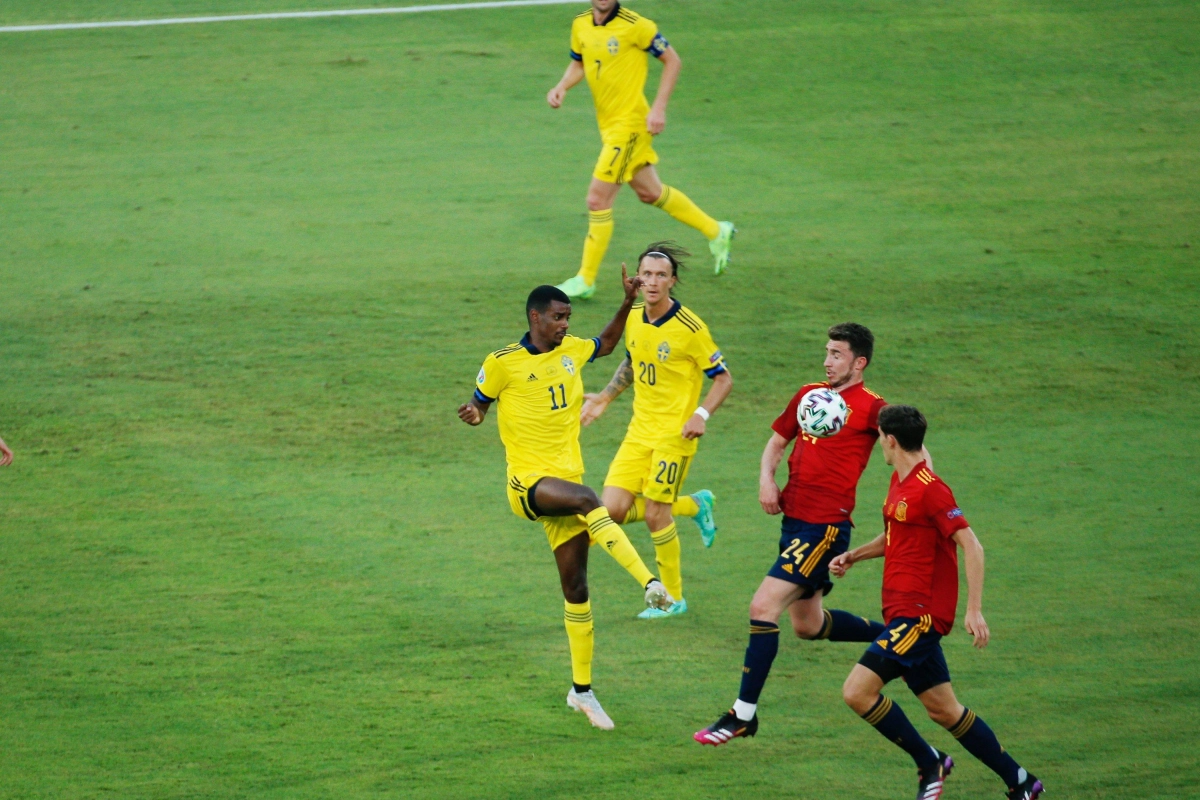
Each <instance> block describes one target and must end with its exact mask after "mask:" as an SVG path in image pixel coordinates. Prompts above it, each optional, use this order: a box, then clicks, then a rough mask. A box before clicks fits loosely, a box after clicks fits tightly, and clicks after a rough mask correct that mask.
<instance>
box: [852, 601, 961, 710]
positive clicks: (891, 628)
mask: <svg viewBox="0 0 1200 800" xmlns="http://www.w3.org/2000/svg"><path fill="white" fill-rule="evenodd" d="M858 663H860V664H862V665H863V666H864V667H866V668H867V669H869V670H871V671H872V672H874V673H875V674H876V675H878V676H879V677H880V678H882V679H883V682H884V683H888V682H889V681H893V680H895V679H896V678H904V682H905V683H907V684H908V689H909V691H911V692H912V693H913V694H923V693H924V692H925V691H926V690H928V689H932V688H933V687H934V686H940V685H941V684H943V683H949V682H950V668H949V667H947V666H946V656H945V655H943V654H942V635H941V634H940V633H938V632H937V631H936V630H935V629H934V627H933V618H932V617H930V616H929V615H925V616H923V617H896V618H895V619H893V620H892V621H891V622H889V623H888V624H887V627H886V628H884V629H883V633H881V634H880V635H879V637H878V638H877V639H876V640H875V641H873V642H871V646H870V647H868V648H867V652H865V653H863V656H862V658H860V659H859V660H858Z"/></svg>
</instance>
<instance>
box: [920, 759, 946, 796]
mask: <svg viewBox="0 0 1200 800" xmlns="http://www.w3.org/2000/svg"><path fill="white" fill-rule="evenodd" d="M937 754H938V762H937V765H936V766H933V767H930V768H929V769H927V770H925V769H923V770H918V771H917V800H938V798H939V797H941V796H942V790H943V789H944V788H946V778H948V777H949V776H950V770H952V769H954V759H953V758H951V757H950V756H948V755H946V754H945V753H943V752H942V751H941V750H938V751H937Z"/></svg>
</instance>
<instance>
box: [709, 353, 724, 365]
mask: <svg viewBox="0 0 1200 800" xmlns="http://www.w3.org/2000/svg"><path fill="white" fill-rule="evenodd" d="M720 360H721V351H720V350H718V351H717V352H715V353H713V354H712V355H711V356H709V357H708V363H710V364H715V363H717V362H718V361H720Z"/></svg>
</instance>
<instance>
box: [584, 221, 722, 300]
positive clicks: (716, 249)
mask: <svg viewBox="0 0 1200 800" xmlns="http://www.w3.org/2000/svg"><path fill="white" fill-rule="evenodd" d="M717 224H718V225H720V226H721V232H720V233H718V234H717V238H715V239H713V240H712V241H711V242H709V243H708V251H709V252H710V253H712V254H713V258H715V259H716V260H717V265H716V266H715V267H714V268H713V274H714V275H720V274H721V273H722V272H724V271H725V268H726V267H728V266H729V246H730V245H731V244H732V243H733V235H734V234H735V233H737V228H735V227H733V223H732V222H718V223H717ZM563 291H566V289H563Z"/></svg>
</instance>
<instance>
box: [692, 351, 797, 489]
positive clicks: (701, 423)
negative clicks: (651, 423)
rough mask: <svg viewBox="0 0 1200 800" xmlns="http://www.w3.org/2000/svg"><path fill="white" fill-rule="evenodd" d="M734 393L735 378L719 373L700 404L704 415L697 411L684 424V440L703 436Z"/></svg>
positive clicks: (772, 481) (725, 372) (726, 371)
mask: <svg viewBox="0 0 1200 800" xmlns="http://www.w3.org/2000/svg"><path fill="white" fill-rule="evenodd" d="M732 391H733V376H732V375H730V374H729V369H728V368H726V369H725V371H724V372H719V373H717V377H715V378H713V385H712V388H710V389H709V390H708V394H707V395H705V396H704V402H703V403H701V404H700V408H702V409H704V413H703V414H701V413H700V408H698V409H696V412H695V413H694V414H692V416H690V417H688V421H687V422H685V423H684V424H683V438H685V439H699V438H700V437H701V436H703V435H704V432H705V431H706V430H707V429H708V418H709V417H710V416H712V415H713V414H714V413H716V410H717V409H718V408H720V407H721V403H724V402H725V398H726V397H729V393H730V392H732ZM773 474H774V473H772V475H773ZM774 482H775V479H774V478H772V479H771V483H774Z"/></svg>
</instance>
